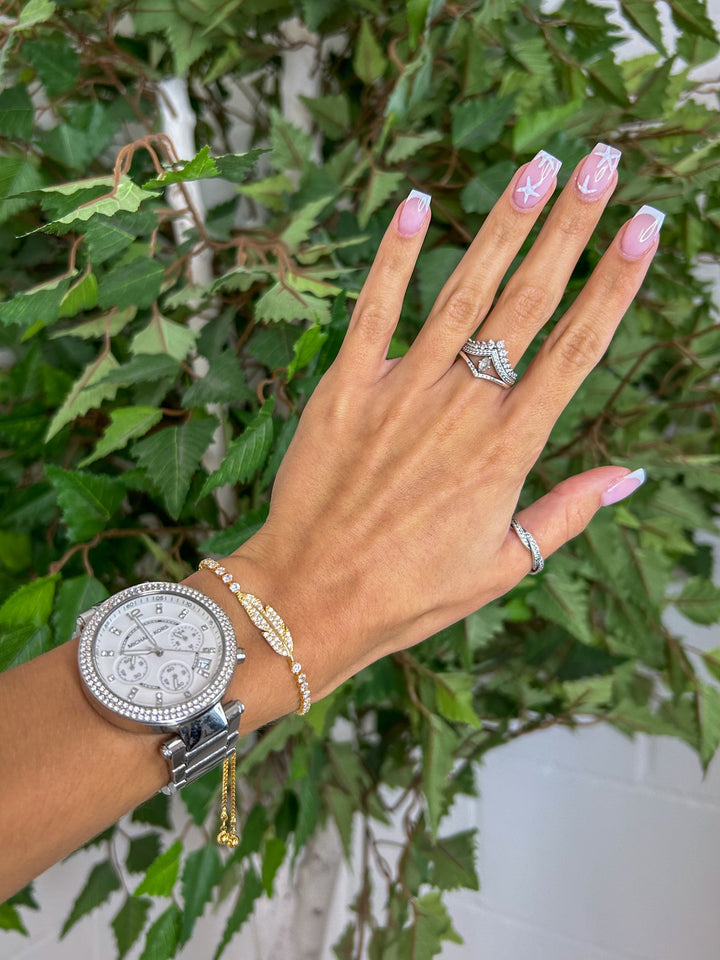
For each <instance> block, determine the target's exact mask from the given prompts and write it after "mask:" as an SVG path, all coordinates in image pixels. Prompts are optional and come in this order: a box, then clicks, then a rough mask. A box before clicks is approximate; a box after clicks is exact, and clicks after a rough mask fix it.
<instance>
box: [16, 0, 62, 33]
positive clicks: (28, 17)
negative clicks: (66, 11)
mask: <svg viewBox="0 0 720 960" xmlns="http://www.w3.org/2000/svg"><path fill="white" fill-rule="evenodd" d="M54 13H55V4H54V3H51V2H50V0H28V2H27V3H26V4H25V5H24V7H23V8H22V10H21V12H20V17H19V18H18V22H17V28H16V29H18V30H27V28H28V27H34V26H35V24H36V23H44V22H45V21H46V20H49V19H50V18H51V17H52V15H53V14H54Z"/></svg>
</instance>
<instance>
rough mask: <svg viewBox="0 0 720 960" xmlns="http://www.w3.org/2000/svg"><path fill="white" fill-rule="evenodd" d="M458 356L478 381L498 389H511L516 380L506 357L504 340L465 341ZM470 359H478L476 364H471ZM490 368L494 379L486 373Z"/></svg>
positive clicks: (515, 375)
mask: <svg viewBox="0 0 720 960" xmlns="http://www.w3.org/2000/svg"><path fill="white" fill-rule="evenodd" d="M460 356H461V357H462V358H463V360H464V361H465V363H467V365H468V367H470V372H471V373H472V375H473V376H474V377H477V378H478V379H479V380H489V381H490V383H497V384H498V386H500V387H511V386H512V385H513V384H514V383H515V381H516V380H517V374H516V373H515V371H514V370H513V368H512V364H511V363H510V361H509V360H508V357H507V350H506V349H505V341H504V340H466V341H465V345H464V346H463V347H462V348H461V350H460ZM470 357H478V360H477V362H476V363H473V361H472V360H471V359H470ZM491 368H493V369H494V372H495V373H496V374H497V376H496V377H494V376H492V375H491V374H490V373H487V371H488V370H489V369H491Z"/></svg>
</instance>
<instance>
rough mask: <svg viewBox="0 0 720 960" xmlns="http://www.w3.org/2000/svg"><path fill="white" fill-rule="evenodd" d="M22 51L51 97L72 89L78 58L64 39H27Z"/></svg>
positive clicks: (78, 66) (77, 71)
mask: <svg viewBox="0 0 720 960" xmlns="http://www.w3.org/2000/svg"><path fill="white" fill-rule="evenodd" d="M23 53H24V54H25V55H26V56H27V58H28V60H29V61H30V63H31V64H32V65H33V67H35V70H36V71H37V75H38V77H39V78H40V80H41V82H42V84H43V86H44V87H45V91H46V93H47V95H48V97H50V98H51V99H52V98H54V97H59V96H60V95H61V94H63V93H67V91H68V90H72V88H73V87H74V86H75V84H76V83H77V80H78V74H79V72H80V58H79V56H78V55H77V53H76V51H75V50H74V48H73V47H72V46H71V45H70V44H69V43H67V41H66V40H65V39H62V40H59V39H57V40H56V39H44V38H42V39H38V40H29V41H27V42H26V43H25V44H24V46H23Z"/></svg>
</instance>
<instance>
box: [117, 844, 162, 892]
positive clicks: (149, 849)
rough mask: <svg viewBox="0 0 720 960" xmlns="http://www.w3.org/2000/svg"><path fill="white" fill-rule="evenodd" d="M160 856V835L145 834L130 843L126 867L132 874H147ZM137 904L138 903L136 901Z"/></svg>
mask: <svg viewBox="0 0 720 960" xmlns="http://www.w3.org/2000/svg"><path fill="white" fill-rule="evenodd" d="M159 855H160V834H159V833H143V834H142V836H139V837H133V838H132V840H131V841H130V847H129V849H128V855H127V857H126V858H125V866H126V867H127V868H128V870H129V871H130V873H145V871H146V870H147V869H148V867H149V866H150V864H151V863H153V861H155V860H157V858H158V857H159ZM136 902H137V901H136Z"/></svg>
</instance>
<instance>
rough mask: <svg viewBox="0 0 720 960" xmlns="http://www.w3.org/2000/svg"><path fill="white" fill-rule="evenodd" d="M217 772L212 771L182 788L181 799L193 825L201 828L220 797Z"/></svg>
mask: <svg viewBox="0 0 720 960" xmlns="http://www.w3.org/2000/svg"><path fill="white" fill-rule="evenodd" d="M218 789H219V787H218V777H217V771H215V770H211V771H210V772H209V773H208V774H206V775H205V776H202V777H200V778H199V779H198V780H193V782H192V783H188V784H187V785H186V786H184V787H183V788H182V791H181V793H180V799H181V800H182V802H183V803H184V804H185V807H186V809H187V812H188V813H189V814H190V817H191V819H192V821H193V823H194V824H195V825H196V826H198V827H201V826H202V825H203V824H204V823H205V821H206V820H207V817H208V814H209V812H210V808H211V806H212V805H213V803H214V802H215V800H216V798H217V796H218Z"/></svg>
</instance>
